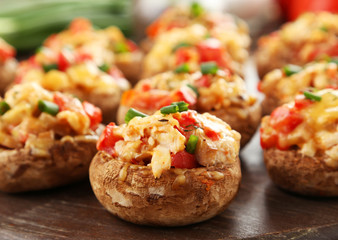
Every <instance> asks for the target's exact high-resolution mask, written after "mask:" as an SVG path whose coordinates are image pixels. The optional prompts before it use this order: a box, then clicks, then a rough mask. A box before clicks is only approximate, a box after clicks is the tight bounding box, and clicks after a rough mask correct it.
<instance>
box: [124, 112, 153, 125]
mask: <svg viewBox="0 0 338 240" xmlns="http://www.w3.org/2000/svg"><path fill="white" fill-rule="evenodd" d="M147 116H148V115H147V114H144V113H142V112H140V111H137V110H136V109H134V108H130V109H129V110H128V112H127V113H126V116H125V117H124V121H125V122H126V123H129V121H130V120H132V119H133V118H134V117H147Z"/></svg>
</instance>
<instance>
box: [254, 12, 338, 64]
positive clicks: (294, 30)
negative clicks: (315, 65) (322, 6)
mask: <svg viewBox="0 0 338 240" xmlns="http://www.w3.org/2000/svg"><path fill="white" fill-rule="evenodd" d="M337 34H338V15H337V14H331V13H328V12H320V13H305V14H303V15H301V16H300V17H299V18H298V19H297V20H295V21H293V22H290V23H287V24H285V25H284V26H283V27H282V28H281V30H279V31H277V32H275V33H273V34H271V35H268V36H265V37H262V38H261V39H260V40H259V51H260V54H259V55H260V56H258V57H259V58H260V61H262V62H264V63H265V64H268V63H269V61H271V59H272V58H276V56H277V58H280V59H279V61H284V63H293V64H299V65H304V64H305V63H307V62H309V61H312V60H314V59H313V56H312V55H313V54H315V53H316V52H317V53H321V52H322V53H325V52H326V51H327V50H329V49H331V48H332V49H333V48H337V43H338V40H337ZM295 36H297V37H295ZM325 56H327V54H322V56H320V57H321V58H323V57H324V58H325Z"/></svg>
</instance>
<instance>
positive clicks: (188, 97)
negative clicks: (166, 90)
mask: <svg viewBox="0 0 338 240" xmlns="http://www.w3.org/2000/svg"><path fill="white" fill-rule="evenodd" d="M173 100H174V101H176V102H180V101H184V102H186V103H188V104H189V106H190V107H192V106H194V105H195V104H196V103H197V96H196V94H195V92H194V91H193V90H192V89H190V88H189V87H186V86H183V87H181V88H180V89H179V90H178V91H177V92H176V93H175V94H174V97H173Z"/></svg>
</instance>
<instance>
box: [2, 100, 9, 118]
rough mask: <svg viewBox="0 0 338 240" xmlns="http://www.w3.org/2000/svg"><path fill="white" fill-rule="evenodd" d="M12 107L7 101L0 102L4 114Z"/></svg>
mask: <svg viewBox="0 0 338 240" xmlns="http://www.w3.org/2000/svg"><path fill="white" fill-rule="evenodd" d="M9 109H11V107H10V106H9V105H8V103H6V102H5V101H1V102H0V115H4V114H5V113H6V112H7V111H8V110H9Z"/></svg>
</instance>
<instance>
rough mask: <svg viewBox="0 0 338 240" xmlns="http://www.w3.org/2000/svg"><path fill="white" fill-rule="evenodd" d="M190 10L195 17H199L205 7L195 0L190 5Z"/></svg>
mask: <svg viewBox="0 0 338 240" xmlns="http://www.w3.org/2000/svg"><path fill="white" fill-rule="evenodd" d="M190 12H191V15H193V16H194V17H198V16H200V15H201V14H202V13H203V12H204V9H203V7H202V6H201V5H200V4H199V3H197V2H193V3H192V4H191V7H190Z"/></svg>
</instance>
